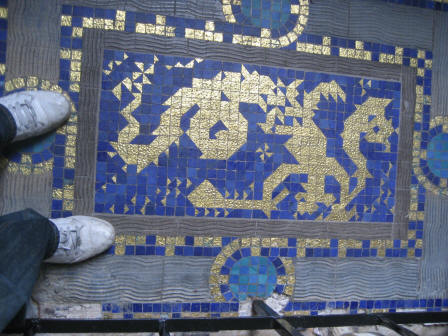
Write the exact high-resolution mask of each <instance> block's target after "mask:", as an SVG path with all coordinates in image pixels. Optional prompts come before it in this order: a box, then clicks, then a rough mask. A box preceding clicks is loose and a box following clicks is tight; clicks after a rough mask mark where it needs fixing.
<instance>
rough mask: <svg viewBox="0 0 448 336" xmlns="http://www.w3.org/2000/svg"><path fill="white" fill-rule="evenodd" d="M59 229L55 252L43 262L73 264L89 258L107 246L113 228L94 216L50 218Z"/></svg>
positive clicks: (112, 239)
mask: <svg viewBox="0 0 448 336" xmlns="http://www.w3.org/2000/svg"><path fill="white" fill-rule="evenodd" d="M50 220H51V221H52V222H53V223H54V224H55V225H56V227H57V228H58V230H59V245H58V248H57V250H56V252H55V253H54V254H53V255H52V256H51V257H50V258H48V259H46V260H45V262H48V263H56V264H73V263H77V262H80V261H83V260H86V259H88V258H91V257H93V256H95V255H97V254H99V253H101V252H103V251H105V250H106V249H107V248H109V247H110V246H111V245H112V243H113V242H114V239H115V230H114V228H113V226H112V225H111V224H109V223H108V222H106V221H104V220H102V219H98V218H95V217H87V216H72V217H67V218H57V219H50Z"/></svg>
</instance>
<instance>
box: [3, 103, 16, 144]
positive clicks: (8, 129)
mask: <svg viewBox="0 0 448 336" xmlns="http://www.w3.org/2000/svg"><path fill="white" fill-rule="evenodd" d="M16 132H17V126H16V123H15V121H14V119H13V117H12V115H11V113H9V111H8V109H7V108H6V107H4V106H3V105H1V104H0V151H1V150H2V149H3V148H4V147H5V146H6V145H7V144H9V143H10V142H11V141H12V140H13V139H14V137H15V136H16Z"/></svg>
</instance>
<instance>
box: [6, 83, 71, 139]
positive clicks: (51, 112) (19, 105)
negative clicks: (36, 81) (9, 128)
mask: <svg viewBox="0 0 448 336" xmlns="http://www.w3.org/2000/svg"><path fill="white" fill-rule="evenodd" d="M0 104H1V105H3V106H4V107H6V108H7V109H8V111H9V112H10V113H11V115H12V117H13V118H14V121H15V123H16V126H17V132H16V136H15V138H14V140H13V142H14V141H19V140H24V139H27V138H29V137H33V136H36V135H41V134H44V133H46V132H48V131H50V130H52V129H55V128H57V127H58V126H60V125H61V124H62V123H63V122H64V121H65V120H67V118H68V117H69V115H70V104H69V102H68V101H67V99H66V98H65V97H64V96H63V95H62V94H60V93H57V92H52V91H21V92H16V93H12V94H10V95H7V96H5V97H1V98H0Z"/></svg>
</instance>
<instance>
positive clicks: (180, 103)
mask: <svg viewBox="0 0 448 336" xmlns="http://www.w3.org/2000/svg"><path fill="white" fill-rule="evenodd" d="M367 2H368V3H369V4H367V5H366V3H367ZM165 5H166V6H162V5H161V4H160V3H158V2H157V1H153V2H150V3H148V4H147V5H141V4H139V3H138V2H135V3H134V2H133V1H127V2H123V4H120V1H117V3H116V4H109V3H108V2H107V1H88V0H85V1H78V2H76V1H72V2H70V1H64V4H60V3H59V2H58V1H56V0H54V1H51V4H47V5H44V4H40V5H39V4H37V5H36V4H34V5H30V4H26V2H25V1H17V2H16V3H14V4H12V3H10V4H9V6H8V4H7V2H6V0H3V1H0V74H1V76H0V80H1V81H2V85H1V86H2V90H3V94H7V93H9V92H12V91H17V90H35V89H47V90H53V91H59V92H62V93H64V94H65V95H66V96H67V98H69V99H70V101H71V109H72V114H71V117H70V120H69V121H68V123H67V124H66V125H64V126H62V127H61V128H60V129H58V130H57V131H56V132H54V133H50V134H46V135H44V136H41V137H39V138H38V139H34V140H32V141H27V142H24V143H19V144H16V145H14V146H12V147H10V148H9V149H8V150H7V151H6V152H5V153H4V158H2V159H1V161H0V163H1V167H2V171H1V174H0V180H1V181H2V182H1V186H0V196H1V195H3V196H4V202H3V205H2V206H0V211H1V212H3V213H6V212H9V211H12V210H15V207H16V206H18V204H22V203H26V202H30V203H28V204H31V205H28V206H33V205H34V206H35V207H36V208H37V209H38V210H39V211H41V212H42V213H46V214H48V215H51V216H52V217H61V216H62V217H65V216H70V215H72V214H94V215H96V216H99V217H102V218H105V219H107V220H109V221H111V222H112V223H113V224H114V226H115V227H116V230H117V238H116V241H115V244H114V245H113V246H112V248H111V249H110V250H109V251H108V252H107V253H106V254H104V255H102V256H100V257H98V258H96V259H94V260H91V261H89V262H87V263H84V264H80V265H78V266H73V267H70V268H64V267H54V266H46V267H45V268H44V271H43V273H42V277H41V279H40V282H39V284H38V286H37V288H36V291H35V295H34V299H35V301H36V302H38V303H39V304H40V305H42V307H46V306H48V307H52V309H53V313H54V311H55V310H56V311H58V309H59V310H60V311H65V312H66V314H75V315H76V313H73V311H71V312H70V309H71V308H70V307H82V308H80V309H78V311H83V310H85V312H84V313H83V314H84V315H86V316H89V317H97V318H129V319H137V318H148V317H159V316H170V317H188V316H212V317H224V316H236V315H238V310H239V307H240V302H241V301H242V300H246V299H247V298H254V297H261V298H267V297H270V296H271V295H273V294H275V293H277V294H281V295H283V296H285V297H287V299H288V300H286V302H287V304H286V305H285V306H284V309H283V311H282V313H283V314H285V315H296V314H302V315H303V314H311V315H316V314H328V313H340V312H341V310H344V311H347V312H349V313H353V314H356V313H364V312H366V311H375V312H379V311H381V312H383V311H387V312H396V311H401V310H403V309H419V310H427V311H440V310H442V309H448V267H447V266H446V265H443V260H445V261H446V258H447V257H448V256H447V252H446V251H445V250H446V249H445V244H446V239H447V234H448V229H447V227H448V222H447V218H448V217H447V211H448V187H447V181H448V114H447V113H448V112H447V111H448V106H447V105H448V101H446V100H444V98H443V92H446V88H447V84H448V81H447V80H446V78H447V77H446V74H445V73H446V72H447V71H448V70H447V69H448V61H447V56H448V50H447V48H446V47H445V45H448V41H447V39H448V37H447V36H448V35H447V34H446V33H448V32H446V31H447V27H448V14H447V12H448V3H445V2H443V1H417V2H416V1H376V2H371V1H352V4H350V8H346V7H347V3H346V2H341V3H339V2H338V1H337V0H334V1H331V2H327V3H324V2H321V1H313V2H310V1H308V0H223V1H222V2H216V1H213V0H207V1H205V2H201V3H200V4H199V3H196V4H190V5H191V6H190V7H188V8H189V9H188V10H187V9H185V8H183V7H182V4H180V5H176V2H173V3H171V2H169V1H168V2H167V3H166V4H165ZM171 5H172V6H174V7H171ZM369 5H371V6H373V7H375V8H376V9H379V11H381V12H387V14H385V15H384V18H383V19H384V20H385V24H384V25H385V26H386V27H388V22H390V23H391V24H393V23H392V22H395V21H396V18H397V15H399V17H401V19H400V20H401V21H400V24H396V23H395V25H396V26H395V28H394V29H392V30H390V31H387V32H386V33H385V34H384V36H379V37H378V36H377V35H376V30H375V29H374V28H369V27H370V26H369V24H370V22H371V21H372V22H375V21H377V20H378V18H377V17H375V16H373V15H372V17H367V18H366V21H367V23H366V24H365V28H364V30H356V29H349V31H350V30H351V31H356V33H350V32H349V31H347V32H346V33H341V29H340V28H338V27H342V26H344V24H347V25H348V26H349V27H352V26H353V27H355V26H356V25H357V23H356V19H357V18H358V16H357V14H356V13H358V12H359V13H361V12H362V11H363V6H367V7H368V6H369ZM33 6H34V7H33ZM35 6H37V7H39V6H41V7H40V11H39V10H38V11H37V12H35V13H37V14H33V11H36V8H37V7H35ZM45 6H48V8H49V11H46V10H45ZM176 6H180V7H179V8H177V7H176ZM373 7H372V8H373ZM215 10H219V11H218V14H216V11H215ZM345 10H346V11H347V17H346V18H344V15H342V14H341V13H342V12H343V11H345ZM336 11H339V13H340V14H341V15H338V16H333V15H332V12H336ZM357 11H358V12H357ZM349 13H351V14H350V15H352V16H353V18H351V17H349ZM398 13H399V14H398ZM33 15H37V17H40V18H41V20H44V19H43V18H46V21H45V22H47V21H48V22H49V23H48V26H44V27H43V28H42V31H40V32H39V34H41V35H42V36H44V38H43V42H42V45H44V46H39V42H36V44H33V43H31V44H30V45H31V47H30V48H32V50H34V52H33V53H29V55H27V56H24V57H25V58H24V59H25V60H24V61H23V60H21V59H20V57H14V56H15V55H16V53H19V54H20V50H22V53H23V50H25V47H24V46H23V47H21V46H22V44H24V43H25V42H24V41H26V38H24V40H23V41H21V38H20V37H21V35H24V36H25V37H27V36H28V37H29V38H30V39H31V40H32V39H33V38H37V37H36V36H34V35H33V34H34V33H35V28H33V22H34V21H30V22H31V23H30V24H29V27H28V28H24V27H23V22H22V21H21V20H22V19H24V18H25V19H26V17H27V16H28V17H31V18H32V17H33ZM359 15H361V14H359ZM329 17H331V19H330V18H329ZM413 18H418V20H419V25H420V28H419V30H418V29H417V28H416V27H415V23H412V24H411V22H414V21H413ZM344 20H347V21H344ZM35 21H36V24H37V21H38V20H37V19H35ZM352 21H353V22H352ZM329 22H330V23H331V24H333V25H334V29H333V28H331V29H329V30H328V31H326V32H325V33H323V32H322V29H323V28H322V26H320V23H325V24H326V25H327V24H328V23H329ZM445 24H446V25H445ZM21 25H22V26H21ZM8 27H10V28H8ZM56 28H57V29H56ZM27 29H28V30H27ZM416 30H418V31H416ZM433 30H434V31H435V34H434V36H433ZM413 31H416V33H415V34H410V33H409V32H413ZM355 35H357V36H355ZM410 36H412V37H410ZM37 39H38V38H37ZM7 40H8V46H7V45H6V41H7ZM10 41H11V42H10ZM390 41H394V42H393V43H391V42H390ZM9 43H11V44H12V45H11V46H10V45H9ZM11 48H12V49H11ZM21 48H22V49H21ZM10 50H13V51H10ZM39 53H42V55H46V56H45V57H40V58H39V57H38V55H39ZM26 57H28V61H27V60H26ZM29 60H32V61H31V64H33V65H34V64H36V66H35V67H34V66H33V67H31V66H29V64H30V62H29ZM52 60H53V61H54V60H58V64H55V62H53V61H52ZM39 62H40V63H39ZM24 64H27V65H24ZM11 190H16V191H17V192H16V193H11ZM12 194H14V195H13V196H12ZM37 194H38V196H36V195H37ZM40 195H42V196H43V197H40ZM16 198H17V199H18V198H23V201H19V202H17V200H16ZM37 198H39V200H37ZM441 261H442V263H441ZM445 264H446V262H445ZM61 288H64V291H63V294H62V295H61ZM87 306H88V308H86V307H87ZM55 307H58V308H55ZM61 307H63V308H61ZM64 307H65V308H64ZM75 310H76V309H75ZM43 311H45V310H43ZM60 311H59V313H58V314H63V313H61V312H60ZM67 312H69V313H67ZM44 314H45V313H44ZM49 314H50V315H51V314H52V313H49ZM54 314H56V313H54ZM58 314H56V315H58ZM59 316H60V315H59ZM70 316H72V315H70ZM72 317H73V316H72Z"/></svg>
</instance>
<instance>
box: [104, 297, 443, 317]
mask: <svg viewBox="0 0 448 336" xmlns="http://www.w3.org/2000/svg"><path fill="white" fill-rule="evenodd" d="M411 309H412V310H418V311H427V312H438V311H446V310H448V299H440V298H434V299H408V300H355V301H290V302H288V303H287V305H286V306H285V308H284V309H283V314H284V315H285V316H290V315H311V316H313V315H325V314H343V313H349V314H366V313H395V312H405V311H409V310H411ZM238 310H239V303H238V302H190V303H180V302H177V303H172V302H156V303H103V305H102V313H103V317H104V318H105V319H145V318H188V317H209V318H210V317H211V318H219V317H237V316H239V315H238Z"/></svg>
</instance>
